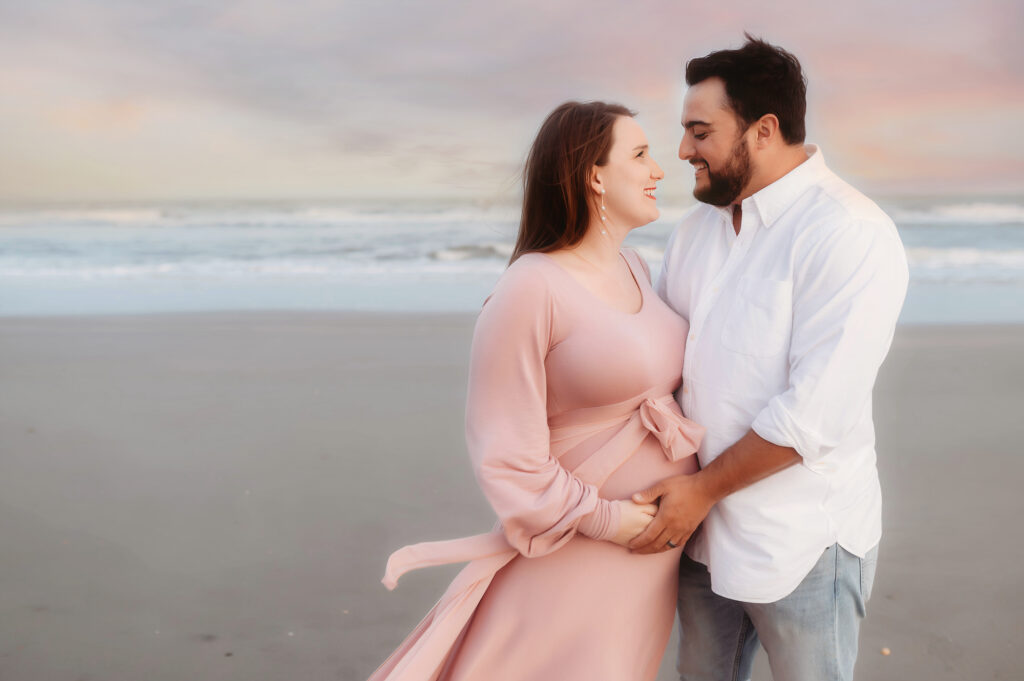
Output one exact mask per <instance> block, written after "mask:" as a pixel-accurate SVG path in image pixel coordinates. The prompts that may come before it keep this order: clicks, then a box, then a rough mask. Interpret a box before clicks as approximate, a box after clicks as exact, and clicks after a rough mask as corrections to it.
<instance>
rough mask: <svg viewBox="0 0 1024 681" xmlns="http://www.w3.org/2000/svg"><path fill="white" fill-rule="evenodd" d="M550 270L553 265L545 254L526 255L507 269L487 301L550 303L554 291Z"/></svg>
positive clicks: (517, 259)
mask: <svg viewBox="0 0 1024 681" xmlns="http://www.w3.org/2000/svg"><path fill="white" fill-rule="evenodd" d="M550 268H551V263H550V262H549V260H548V258H547V257H546V256H544V255H543V254H541V253H524V254H523V255H521V256H519V257H518V258H516V260H515V262H513V263H512V264H511V265H509V266H508V267H507V268H506V269H505V271H504V272H503V273H502V275H501V277H500V278H499V279H498V283H497V284H495V286H494V291H493V292H492V293H491V295H490V296H488V298H487V300H488V301H491V300H495V301H502V303H507V302H512V303H514V304H523V303H534V304H537V303H547V302H549V301H550V300H551V296H552V289H553V287H552V282H551V279H550V274H551V269H550ZM485 304H486V303H485Z"/></svg>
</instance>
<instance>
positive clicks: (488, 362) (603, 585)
mask: <svg viewBox="0 0 1024 681" xmlns="http://www.w3.org/2000/svg"><path fill="white" fill-rule="evenodd" d="M632 116H633V114H632V113H631V112H630V111H629V110H628V109H625V108H623V107H621V106H617V105H610V104H604V103H601V102H592V103H587V104H580V103H576V102H569V103H566V104H563V105H562V106H560V107H558V108H557V109H556V110H555V111H554V112H552V113H551V115H550V116H548V118H547V120H545V122H544V124H543V125H542V126H541V129H540V132H539V133H538V136H537V139H536V140H535V142H534V144H533V147H532V149H531V151H530V155H529V158H528V160H527V163H526V169H525V173H524V190H525V196H524V201H523V212H522V220H521V222H520V227H519V236H518V240H517V243H516V248H515V252H514V254H513V256H512V263H511V265H510V266H509V268H508V270H507V271H506V272H505V274H504V275H503V276H502V278H501V280H500V281H499V282H498V285H497V287H496V288H495V290H494V293H493V294H492V295H491V297H490V298H489V299H488V300H487V302H486V303H485V304H484V308H483V311H482V312H481V314H480V317H479V319H478V321H477V325H476V330H475V333H474V336H473V349H472V355H471V360H470V378H469V394H468V402H467V408H466V439H467V444H468V447H469V452H470V457H471V459H472V462H473V466H474V470H475V472H476V476H477V479H478V481H479V483H480V486H481V487H482V489H483V491H484V494H485V495H486V497H487V499H488V501H489V502H490V503H491V505H492V506H493V508H494V510H495V512H496V513H497V515H498V521H499V523H498V526H497V527H496V528H495V530H494V531H493V532H491V533H488V534H482V535H477V536H475V537H466V538H463V539H455V540H451V541H444V542H433V543H427V544H417V545H414V546H408V547H406V548H404V549H401V550H399V551H397V552H396V553H395V554H394V555H392V556H391V559H390V560H389V561H388V567H387V574H386V575H385V578H384V583H385V584H386V585H387V586H388V587H389V588H393V587H394V586H395V583H396V581H397V579H398V578H399V577H400V576H401V575H402V574H403V573H404V572H407V571H409V570H411V569H416V568H420V567H425V566H428V565H439V564H444V563H452V562H460V561H469V565H467V566H466V568H465V569H463V571H462V572H461V573H459V575H458V576H457V577H456V578H455V580H454V581H453V582H452V584H451V586H450V587H449V588H448V590H447V592H445V594H444V596H443V597H442V598H441V600H440V601H439V602H438V604H437V605H436V606H435V607H434V609H433V610H432V611H431V612H430V613H429V614H428V615H427V617H426V618H425V619H424V620H423V621H422V622H421V623H420V625H419V626H418V627H417V628H416V629H415V631H414V632H413V633H412V634H411V635H410V636H409V638H408V639H406V641H405V642H404V643H403V644H402V645H401V646H400V647H399V648H398V650H396V651H395V653H394V654H392V656H391V657H390V658H389V659H388V660H387V661H386V662H385V663H384V664H383V665H382V666H381V667H380V668H379V669H378V670H377V671H376V672H375V673H374V674H373V676H372V677H371V681H383V680H384V679H388V680H389V681H398V680H408V681H423V680H428V681H435V680H442V679H443V680H444V681H453V680H458V681H466V680H479V679H487V680H488V681H551V680H553V679H558V680H560V681H576V680H579V681H602V680H606V681H633V680H637V681H640V680H644V679H648V680H649V679H653V678H654V677H655V676H656V674H657V671H658V667H659V664H660V662H661V658H662V655H663V653H664V650H665V646H666V644H667V642H668V638H669V635H670V632H671V629H672V618H673V613H674V610H675V603H676V589H677V584H676V582H677V569H678V564H679V552H680V551H681V550H682V549H681V548H679V547H672V546H671V545H669V548H670V549H671V550H668V551H664V552H661V553H653V554H649V555H639V554H633V553H631V552H630V551H629V549H628V548H626V547H625V544H627V543H628V542H629V540H630V539H632V538H633V537H635V536H636V535H637V534H639V533H640V532H641V531H642V530H643V529H644V528H645V527H646V526H647V524H648V523H649V522H650V520H651V517H652V516H653V514H654V513H655V511H656V508H655V507H653V506H649V505H637V504H634V503H633V502H632V501H630V496H631V495H632V494H633V493H635V492H638V491H641V490H644V489H645V488H647V487H649V486H651V485H652V484H654V483H656V482H658V481H660V480H662V479H664V478H667V477H671V476H674V475H680V474H684V473H692V472H694V471H696V470H697V462H696V458H695V457H694V456H693V455H694V453H695V451H696V449H697V446H698V444H699V441H700V439H701V437H702V436H703V429H702V428H701V427H700V426H698V425H697V424H695V423H693V422H691V421H688V420H686V419H685V418H684V417H683V416H682V414H681V412H680V410H679V408H678V406H677V405H676V403H675V401H674V400H673V399H672V393H673V391H674V390H676V388H678V387H679V384H680V380H681V378H680V377H681V372H682V366H683V348H684V342H685V339H686V334H687V323H686V322H685V321H684V320H683V319H681V318H680V317H678V316H677V315H676V314H675V313H674V312H672V311H671V310H670V309H669V308H668V307H667V306H666V305H665V304H664V303H662V301H661V300H660V299H659V298H658V296H657V295H656V294H655V293H654V292H653V290H652V288H651V285H650V275H649V273H648V271H647V267H646V265H645V264H644V262H643V260H642V259H641V258H640V257H639V255H637V254H636V253H635V252H633V251H623V250H622V242H623V239H625V237H626V235H627V234H628V233H629V231H630V230H632V229H634V228H636V227H640V226H642V225H645V224H647V223H649V222H651V221H653V220H655V219H657V217H658V209H657V205H656V202H655V198H654V189H655V185H656V183H657V182H658V180H660V179H661V178H662V177H663V176H664V174H663V173H662V171H661V168H660V167H659V166H658V164H657V163H655V162H654V160H653V159H652V158H651V157H650V155H649V150H648V145H647V139H646V137H645V135H644V132H643V130H642V129H641V128H640V126H639V125H638V124H637V123H636V121H634V120H633V117H632Z"/></svg>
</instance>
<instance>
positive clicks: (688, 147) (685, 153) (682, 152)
mask: <svg viewBox="0 0 1024 681" xmlns="http://www.w3.org/2000/svg"><path fill="white" fill-rule="evenodd" d="M694 152H695V149H694V148H693V143H692V142H690V136H689V135H687V134H684V135H683V139H681V140H679V159H680V160H681V161H688V160H690V159H691V158H693V156H694Z"/></svg>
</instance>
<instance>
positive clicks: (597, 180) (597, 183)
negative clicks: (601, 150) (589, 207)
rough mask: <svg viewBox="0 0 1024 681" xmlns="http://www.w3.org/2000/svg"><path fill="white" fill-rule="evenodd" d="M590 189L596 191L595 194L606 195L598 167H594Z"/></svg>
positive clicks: (591, 172)
mask: <svg viewBox="0 0 1024 681" xmlns="http://www.w3.org/2000/svg"><path fill="white" fill-rule="evenodd" d="M590 188H591V189H593V190H594V193H595V194H598V195H600V194H603V193H604V185H603V184H602V183H601V174H600V172H599V168H598V166H594V167H593V168H592V169H591V171H590Z"/></svg>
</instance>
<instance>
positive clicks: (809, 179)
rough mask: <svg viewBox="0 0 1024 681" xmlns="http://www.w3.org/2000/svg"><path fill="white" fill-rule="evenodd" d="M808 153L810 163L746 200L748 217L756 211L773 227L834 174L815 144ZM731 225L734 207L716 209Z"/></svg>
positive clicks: (762, 221)
mask: <svg viewBox="0 0 1024 681" xmlns="http://www.w3.org/2000/svg"><path fill="white" fill-rule="evenodd" d="M804 151H806V152H807V160H806V161H804V162H803V163H801V164H800V165H798V166H797V167H796V168H793V169H792V170H790V171H789V172H788V173H786V174H785V175H783V176H782V177H780V178H779V179H777V180H775V181H774V182H772V183H771V184H770V185H768V186H767V187H764V188H762V189H761V190H760V191H758V192H757V193H756V194H752V195H751V196H748V197H747V198H745V199H743V201H742V202H741V203H740V207H741V208H742V209H743V212H744V213H745V214H748V215H749V214H750V213H751V212H752V211H756V212H757V214H758V216H759V217H760V218H761V224H763V225H764V226H765V227H771V226H772V223H774V222H775V220H776V218H778V217H779V216H780V215H782V214H783V213H784V212H786V209H787V208H789V207H790V206H791V205H792V204H793V202H794V201H796V200H797V198H799V197H800V195H801V194H803V193H804V191H806V190H807V189H808V188H809V187H811V186H812V185H814V184H816V183H817V182H818V181H819V180H821V178H822V177H824V176H825V175H826V174H828V173H829V172H830V171H829V169H828V167H826V166H825V157H824V156H823V155H822V153H821V149H820V148H819V147H818V146H817V145H814V144H805V145H804ZM715 208H716V210H718V212H719V213H721V215H722V217H723V218H725V220H726V222H727V223H728V224H730V225H731V224H732V212H733V207H732V206H731V205H730V206H715Z"/></svg>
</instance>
